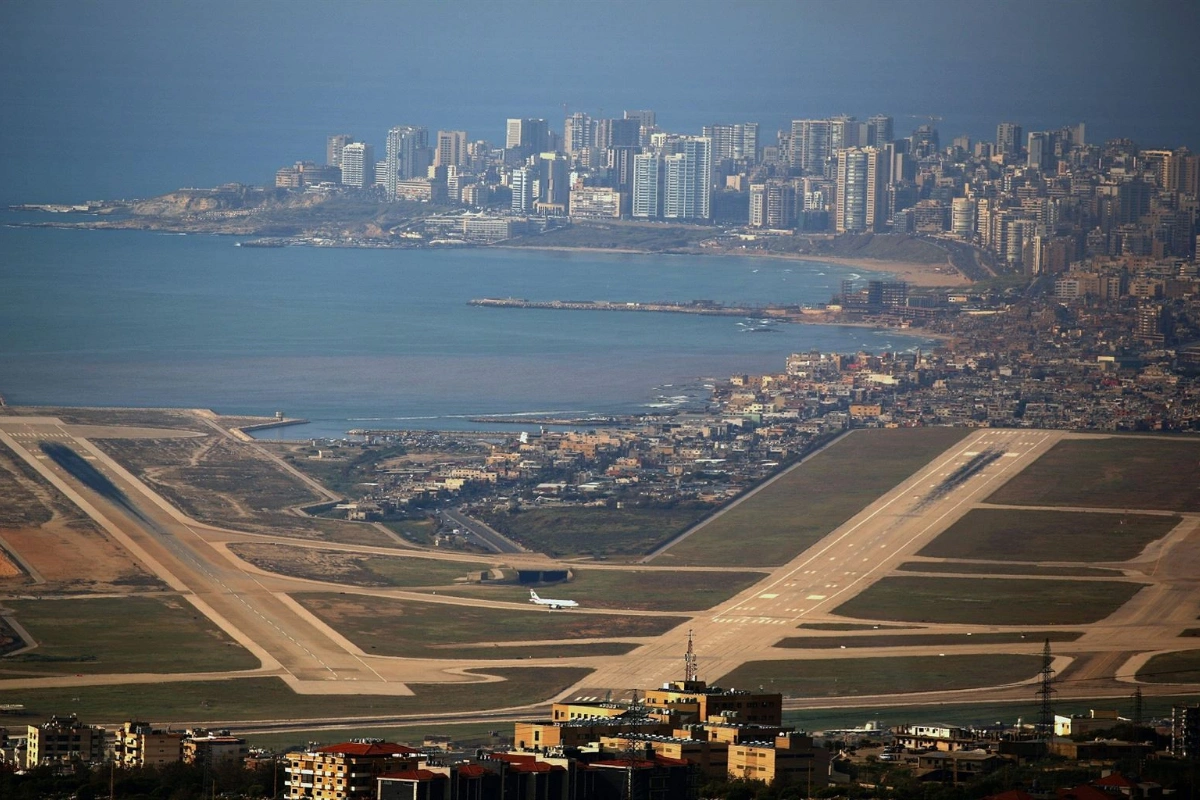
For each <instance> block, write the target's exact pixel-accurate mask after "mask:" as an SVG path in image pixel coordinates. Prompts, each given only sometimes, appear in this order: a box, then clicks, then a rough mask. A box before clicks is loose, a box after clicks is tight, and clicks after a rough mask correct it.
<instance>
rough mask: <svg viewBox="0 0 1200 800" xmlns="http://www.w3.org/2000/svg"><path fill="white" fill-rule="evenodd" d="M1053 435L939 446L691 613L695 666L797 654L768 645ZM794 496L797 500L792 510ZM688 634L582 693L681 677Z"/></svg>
mask: <svg viewBox="0 0 1200 800" xmlns="http://www.w3.org/2000/svg"><path fill="white" fill-rule="evenodd" d="M1062 436H1063V434H1062V433H1060V432H1057V431H1013V430H990V429H989V430H985V431H980V432H979V433H975V434H972V435H971V436H968V437H967V438H966V439H964V440H963V441H961V442H959V443H958V444H956V445H955V446H954V447H952V448H951V449H949V450H947V451H946V452H944V453H942V454H941V455H940V456H938V457H937V458H936V459H934V460H933V461H932V462H931V463H930V464H929V465H928V466H926V467H925V468H924V469H922V470H921V471H920V472H918V473H917V474H916V475H914V476H913V477H911V478H909V479H907V480H906V481H904V482H903V483H901V484H900V485H899V486H897V487H896V488H895V489H893V490H892V491H891V492H889V493H888V494H886V495H884V496H883V497H881V498H879V499H878V500H877V501H875V502H874V503H872V504H871V505H870V506H868V507H867V508H865V509H863V510H862V511H861V512H859V513H858V514H857V515H856V516H854V517H853V518H852V519H850V520H849V521H848V522H846V523H845V524H844V525H842V526H841V527H839V528H838V529H837V530H835V531H834V532H833V533H831V534H829V535H828V536H826V537H825V538H824V539H822V540H821V541H819V542H818V543H817V544H815V545H814V546H812V547H811V548H809V549H808V550H806V551H805V552H804V553H802V554H800V555H799V556H798V557H797V558H795V559H794V560H792V561H791V562H790V563H788V564H787V565H785V566H783V567H780V568H779V569H777V570H775V571H774V572H773V573H772V574H771V575H770V576H769V577H768V578H766V579H765V580H763V581H762V582H760V583H758V584H756V585H755V586H753V587H752V588H750V589H747V590H746V591H744V592H742V593H741V594H739V595H737V596H736V597H734V598H733V599H731V600H729V601H728V602H726V603H723V604H721V605H720V606H717V607H716V608H714V609H712V610H710V611H707V612H704V613H703V614H700V615H698V616H696V617H694V618H693V620H692V622H691V629H692V631H693V640H694V648H695V652H696V655H697V658H698V660H699V665H700V674H701V675H705V676H710V677H713V678H716V677H719V676H721V675H724V674H725V673H727V672H729V671H730V670H732V669H734V668H736V667H738V666H739V665H741V664H744V663H746V662H748V661H757V660H762V659H780V658H796V657H798V652H799V651H795V650H793V651H787V650H779V649H772V645H774V644H775V643H776V642H777V641H779V640H780V639H783V638H784V637H786V636H789V635H794V633H795V628H796V625H797V624H799V623H800V622H803V621H806V620H807V621H814V620H819V619H822V618H823V617H824V616H825V615H827V614H829V613H830V612H831V611H832V610H833V609H835V608H836V607H837V606H839V605H841V604H842V603H844V602H845V601H847V600H849V599H850V598H851V597H853V596H855V595H856V594H858V593H859V592H861V591H863V590H864V589H866V588H867V587H868V586H870V585H871V584H872V583H874V582H875V581H877V580H878V579H879V578H881V577H883V576H884V575H886V574H887V573H888V572H890V571H891V570H892V569H893V568H895V566H896V565H897V564H899V563H900V562H901V561H903V560H905V559H907V558H908V557H909V556H911V555H913V554H915V553H916V552H917V551H918V550H920V549H921V548H922V547H924V546H925V545H926V544H928V543H929V542H930V541H932V540H933V539H934V537H936V536H937V535H938V534H939V533H941V532H942V531H943V530H945V529H946V528H947V527H949V526H950V525H952V524H953V523H954V522H955V521H956V520H958V519H959V518H960V517H961V516H962V515H964V514H965V513H966V512H967V511H968V510H970V509H971V507H972V506H974V505H975V504H976V503H979V502H981V501H982V500H983V499H984V498H986V497H987V496H988V495H990V494H991V493H992V492H994V491H995V490H996V489H997V488H999V487H1000V486H1001V485H1002V484H1004V483H1005V482H1006V481H1007V480H1008V479H1009V478H1011V477H1012V476H1014V475H1016V474H1017V473H1018V472H1020V471H1021V470H1023V469H1024V468H1025V467H1026V466H1028V465H1029V464H1030V463H1032V462H1033V461H1034V460H1036V459H1037V458H1038V457H1039V456H1041V454H1042V453H1044V452H1046V450H1048V449H1049V448H1050V447H1052V446H1053V445H1054V444H1055V443H1056V442H1057V441H1058V440H1059V439H1060V438H1062ZM989 454H992V455H989ZM973 465H976V466H975V467H974V468H973ZM964 471H965V472H966V473H967V474H966V476H965V477H963V472H964ZM956 478H957V481H956ZM802 504H803V499H802V498H798V499H797V508H798V509H799V508H801V507H802ZM798 513H800V512H798ZM931 630H933V629H931ZM687 636H688V626H680V627H679V628H676V629H674V630H672V631H670V632H668V633H667V634H665V635H663V636H662V637H660V638H659V639H658V640H657V641H655V642H653V643H651V644H648V645H645V646H643V647H640V648H638V649H637V650H634V651H633V652H631V653H629V654H627V655H625V656H620V657H613V658H610V659H605V660H603V662H602V665H601V668H600V669H599V670H598V671H597V672H596V673H595V674H593V675H592V676H590V677H589V678H588V679H587V680H586V688H587V691H588V693H589V694H595V693H596V690H601V689H614V690H620V689H627V688H630V687H634V686H657V685H659V684H661V683H662V682H664V681H667V680H673V679H678V678H680V677H681V676H682V674H683V654H684V651H685V650H686V648H687ZM1031 652H1032V650H1031ZM824 657H830V656H829V655H826V656H824ZM574 693H576V692H574V690H572V692H570V693H569V694H574Z"/></svg>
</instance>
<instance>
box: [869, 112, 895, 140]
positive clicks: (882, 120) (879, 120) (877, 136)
mask: <svg viewBox="0 0 1200 800" xmlns="http://www.w3.org/2000/svg"><path fill="white" fill-rule="evenodd" d="M892 127H893V124H892V118H891V117H889V116H888V115H887V114H876V115H874V116H872V117H867V147H883V146H885V145H888V144H891V142H892V139H893V138H894V135H893V133H892Z"/></svg>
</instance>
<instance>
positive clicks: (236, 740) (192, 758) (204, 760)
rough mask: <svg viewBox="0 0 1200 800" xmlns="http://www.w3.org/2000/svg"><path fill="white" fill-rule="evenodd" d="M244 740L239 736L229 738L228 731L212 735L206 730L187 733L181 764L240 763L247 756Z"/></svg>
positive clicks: (247, 750)
mask: <svg viewBox="0 0 1200 800" xmlns="http://www.w3.org/2000/svg"><path fill="white" fill-rule="evenodd" d="M249 752H250V750H249V747H248V746H247V745H246V740H245V739H243V738H241V737H240V736H230V735H229V731H221V732H219V733H213V732H211V731H206V730H192V731H188V735H187V737H186V738H185V739H184V740H183V763H185V764H217V763H220V762H228V761H233V762H240V761H241V760H242V759H244V758H245V757H246V756H247V754H249Z"/></svg>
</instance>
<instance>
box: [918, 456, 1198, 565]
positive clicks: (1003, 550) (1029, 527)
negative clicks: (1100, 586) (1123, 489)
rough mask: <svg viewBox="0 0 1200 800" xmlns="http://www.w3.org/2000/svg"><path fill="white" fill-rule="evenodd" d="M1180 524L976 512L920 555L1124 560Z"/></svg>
mask: <svg viewBox="0 0 1200 800" xmlns="http://www.w3.org/2000/svg"><path fill="white" fill-rule="evenodd" d="M1198 452H1200V451H1198ZM1181 521H1182V517H1177V516H1175V515H1161V516H1160V515H1156V514H1112V513H1107V512H1098V513H1087V512H1082V511H1028V510H1024V509H1021V510H1017V509H1003V508H975V509H972V510H971V511H968V512H967V514H966V515H965V516H964V517H962V519H960V520H958V521H957V522H955V523H954V524H953V525H951V526H950V527H949V528H947V529H946V530H945V531H943V532H942V533H941V534H940V535H939V536H938V537H937V538H936V539H934V540H933V541H932V542H930V543H929V544H928V545H926V546H925V547H924V548H923V549H922V550H921V551H920V553H918V555H922V556H929V557H933V558H978V559H988V560H995V561H1028V562H1038V561H1058V562H1072V561H1078V562H1097V561H1126V560H1128V559H1131V558H1133V557H1134V556H1136V555H1137V554H1138V553H1140V552H1142V550H1143V549H1144V548H1145V547H1146V545H1148V544H1150V543H1151V542H1154V541H1157V540H1158V539H1161V538H1162V537H1164V536H1166V535H1167V534H1168V533H1170V532H1171V529H1172V528H1174V527H1175V526H1176V525H1178V524H1179V523H1180V522H1181Z"/></svg>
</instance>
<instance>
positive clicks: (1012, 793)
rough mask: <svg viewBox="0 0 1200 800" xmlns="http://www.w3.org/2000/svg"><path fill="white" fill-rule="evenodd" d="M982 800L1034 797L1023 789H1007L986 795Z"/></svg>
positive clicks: (1022, 799) (1029, 798)
mask: <svg viewBox="0 0 1200 800" xmlns="http://www.w3.org/2000/svg"><path fill="white" fill-rule="evenodd" d="M983 800H1034V797H1033V795H1031V794H1030V793H1029V792H1027V791H1025V790H1024V789H1009V790H1008V791H1007V792H1001V793H1000V794H992V795H988V796H987V797H985V798H983Z"/></svg>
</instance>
